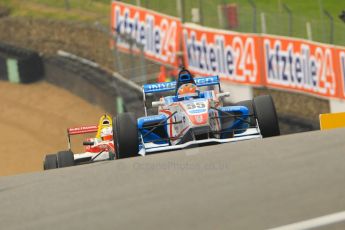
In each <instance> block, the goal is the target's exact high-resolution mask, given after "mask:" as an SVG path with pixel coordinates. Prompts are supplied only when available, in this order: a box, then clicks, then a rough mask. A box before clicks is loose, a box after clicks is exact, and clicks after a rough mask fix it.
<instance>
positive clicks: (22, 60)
mask: <svg viewBox="0 0 345 230" xmlns="http://www.w3.org/2000/svg"><path fill="white" fill-rule="evenodd" d="M43 74H44V71H43V62H42V59H41V57H40V56H39V54H38V53H37V52H34V51H31V50H28V49H24V48H19V47H15V46H12V45H9V44H6V43H0V80H8V81H10V82H14V83H30V82H35V81H37V80H39V79H41V78H42V77H43Z"/></svg>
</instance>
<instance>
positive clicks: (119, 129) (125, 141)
mask: <svg viewBox="0 0 345 230" xmlns="http://www.w3.org/2000/svg"><path fill="white" fill-rule="evenodd" d="M113 125H114V127H113V130H114V131H113V133H114V145H115V146H116V150H115V151H116V157H117V159H122V158H128V157H136V156H138V152H139V140H138V127H137V119H136V117H135V116H134V114H132V113H121V114H119V115H117V116H116V117H115V118H114V119H113Z"/></svg>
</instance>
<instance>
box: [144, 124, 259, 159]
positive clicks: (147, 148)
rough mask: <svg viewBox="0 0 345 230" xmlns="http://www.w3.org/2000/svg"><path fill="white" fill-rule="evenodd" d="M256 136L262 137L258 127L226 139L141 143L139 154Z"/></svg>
mask: <svg viewBox="0 0 345 230" xmlns="http://www.w3.org/2000/svg"><path fill="white" fill-rule="evenodd" d="M258 138H262V136H261V134H260V130H259V129H258V128H250V129H247V130H246V131H245V132H243V133H241V134H236V135H234V137H231V138H227V139H218V138H209V139H204V140H193V141H189V142H186V143H183V144H178V145H169V144H154V143H144V144H142V148H141V149H140V151H139V154H140V155H142V156H145V155H146V154H147V153H154V152H163V151H169V150H177V149H183V148H186V147H189V146H193V145H201V144H207V143H209V144H212V143H228V142H237V141H244V140H251V139H258Z"/></svg>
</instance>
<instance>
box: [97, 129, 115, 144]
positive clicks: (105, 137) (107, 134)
mask: <svg viewBox="0 0 345 230" xmlns="http://www.w3.org/2000/svg"><path fill="white" fill-rule="evenodd" d="M100 136H101V139H102V141H110V140H112V139H113V129H112V127H110V126H108V127H105V128H102V129H101V135H100Z"/></svg>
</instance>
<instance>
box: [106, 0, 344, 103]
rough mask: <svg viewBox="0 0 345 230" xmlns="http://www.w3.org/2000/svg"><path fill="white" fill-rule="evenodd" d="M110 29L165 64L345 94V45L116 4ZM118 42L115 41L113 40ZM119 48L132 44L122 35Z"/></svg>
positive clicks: (258, 83) (234, 79) (248, 81)
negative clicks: (255, 31)
mask: <svg viewBox="0 0 345 230" xmlns="http://www.w3.org/2000/svg"><path fill="white" fill-rule="evenodd" d="M111 28H112V30H113V32H114V34H115V36H116V35H119V34H121V35H122V36H124V35H125V36H127V37H130V38H132V40H133V41H134V44H133V45H131V47H132V48H131V49H133V50H134V52H135V50H138V52H139V47H141V50H143V52H144V55H145V56H146V57H147V58H148V59H151V60H153V61H156V62H159V63H161V64H163V65H166V66H171V67H173V68H178V66H179V65H182V64H183V65H184V66H185V67H187V68H189V69H190V70H192V72H194V73H195V74H199V75H219V76H220V77H221V79H222V80H224V81H227V82H230V83H235V84H241V85H250V86H254V87H267V88H275V89H280V90H287V91H293V92H300V93H306V94H309V95H313V96H317V97H323V98H337V99H345V48H344V47H337V46H333V45H327V44H322V43H316V42H311V41H308V40H303V39H295V38H290V37H281V36H271V35H266V34H249V33H238V32H231V31H227V30H218V29H212V28H208V27H204V26H200V25H195V24H190V23H182V22H181V21H180V19H179V18H174V17H171V16H168V15H164V14H160V13H158V12H154V11H151V10H147V9H145V8H142V7H137V6H133V5H129V4H125V3H121V2H117V1H115V2H113V3H112V14H111ZM112 44H113V45H114V43H112ZM115 46H116V47H117V48H118V49H121V50H122V51H127V52H129V45H128V43H126V41H124V40H123V39H121V38H120V37H119V36H117V39H116V45H115Z"/></svg>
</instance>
